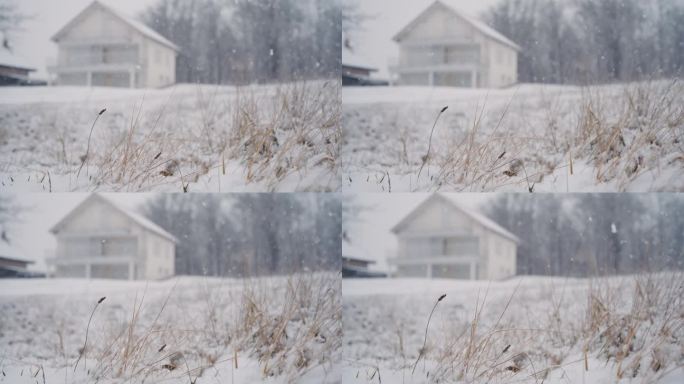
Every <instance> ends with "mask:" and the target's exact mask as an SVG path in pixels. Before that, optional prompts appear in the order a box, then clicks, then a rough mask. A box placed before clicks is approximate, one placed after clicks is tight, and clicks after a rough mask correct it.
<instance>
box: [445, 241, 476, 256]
mask: <svg viewBox="0 0 684 384" xmlns="http://www.w3.org/2000/svg"><path fill="white" fill-rule="evenodd" d="M479 253H480V241H479V239H478V238H477V237H449V238H448V239H446V250H445V253H444V254H446V255H453V256H477V255H478V254H479Z"/></svg>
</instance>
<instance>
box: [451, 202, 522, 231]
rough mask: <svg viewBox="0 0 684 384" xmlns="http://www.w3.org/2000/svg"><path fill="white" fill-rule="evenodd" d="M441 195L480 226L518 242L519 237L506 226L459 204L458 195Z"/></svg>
mask: <svg viewBox="0 0 684 384" xmlns="http://www.w3.org/2000/svg"><path fill="white" fill-rule="evenodd" d="M441 196H442V197H443V198H445V199H446V200H447V201H449V202H450V203H451V204H452V205H454V206H455V207H456V208H457V209H458V210H460V211H463V213H465V214H466V215H468V216H470V217H471V218H472V219H473V220H475V221H477V222H478V223H480V224H482V226H484V227H486V228H489V229H490V230H492V231H493V232H496V233H498V234H499V235H501V236H504V237H507V238H509V239H511V240H513V241H515V242H520V239H519V238H518V236H516V235H514V234H513V233H511V232H510V231H508V230H507V229H506V228H504V227H502V226H500V225H499V224H497V223H496V222H495V221H494V220H492V219H490V218H489V217H487V216H485V215H483V214H482V213H480V212H478V211H475V210H472V209H468V208H465V207H463V205H461V204H460V203H459V202H458V195H455V194H452V195H449V196H446V195H441Z"/></svg>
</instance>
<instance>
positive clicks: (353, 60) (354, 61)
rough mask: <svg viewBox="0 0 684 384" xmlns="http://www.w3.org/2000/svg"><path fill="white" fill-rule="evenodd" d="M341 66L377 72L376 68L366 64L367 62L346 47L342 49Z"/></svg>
mask: <svg viewBox="0 0 684 384" xmlns="http://www.w3.org/2000/svg"><path fill="white" fill-rule="evenodd" d="M342 66H344V67H352V68H359V69H367V70H369V71H377V70H378V69H377V68H375V67H373V66H372V65H370V64H368V61H366V60H365V59H364V58H363V57H361V56H359V55H357V54H356V53H354V52H353V51H352V50H351V49H349V48H348V47H343V48H342Z"/></svg>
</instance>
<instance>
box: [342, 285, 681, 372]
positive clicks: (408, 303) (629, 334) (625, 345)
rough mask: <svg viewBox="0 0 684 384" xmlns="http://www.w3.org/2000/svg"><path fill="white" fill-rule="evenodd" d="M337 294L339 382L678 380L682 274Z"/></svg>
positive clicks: (351, 289)
mask: <svg viewBox="0 0 684 384" xmlns="http://www.w3.org/2000/svg"><path fill="white" fill-rule="evenodd" d="M342 292H343V324H344V343H343V344H344V347H343V354H344V367H343V382H344V383H381V382H382V383H542V382H543V383H573V384H575V383H606V384H608V383H616V382H620V383H623V382H624V383H631V382H633V383H682V382H684V368H682V367H683V365H684V306H683V303H682V294H683V293H684V276H683V275H681V274H661V275H655V276H650V277H649V276H629V277H620V278H609V279H594V280H588V279H565V278H543V277H525V278H516V279H511V280H508V281H502V282H491V283H490V282H479V281H477V282H476V281H457V280H426V279H372V280H360V279H359V280H357V279H344V280H343V283H342ZM443 294H446V297H445V298H444V299H443V300H442V301H440V302H439V304H438V305H437V307H436V308H435V312H434V315H433V316H432V319H431V321H430V325H429V328H428V335H427V342H426V343H425V349H424V350H423V349H422V346H423V342H424V338H425V330H426V324H427V322H428V318H429V315H430V311H431V310H432V308H433V306H434V305H435V303H436V302H437V299H438V298H439V297H440V296H441V295H443ZM421 350H423V351H424V354H423V355H422V356H420V351H421ZM419 356H420V361H418V363H417V364H416V361H417V359H418V357H419ZM414 366H415V371H414Z"/></svg>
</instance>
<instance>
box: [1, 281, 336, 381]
mask: <svg viewBox="0 0 684 384" xmlns="http://www.w3.org/2000/svg"><path fill="white" fill-rule="evenodd" d="M103 297H104V298H105V299H104V300H103V301H102V302H101V303H100V304H97V303H98V301H99V300H100V298H103ZM93 309H95V310H94V311H93ZM0 313H1V314H2V315H1V316H2V318H1V321H0V346H1V347H0V369H2V376H0V382H1V383H32V384H35V383H36V382H39V383H60V382H67V383H92V382H100V383H123V382H146V383H161V382H164V383H197V384H199V383H259V382H264V383H311V384H313V383H317V384H318V383H339V380H340V376H341V372H340V368H339V365H338V364H339V363H337V362H339V361H340V358H341V332H342V330H341V323H340V321H341V319H340V318H341V302H340V277H339V275H338V274H332V273H331V274H325V273H324V274H316V275H307V276H293V277H287V278H286V277H278V278H261V279H253V280H238V279H216V278H201V277H192V278H190V277H182V278H178V279H173V280H168V281H163V282H149V283H146V282H128V281H113V280H91V281H87V280H84V279H81V280H76V279H72V280H69V279H47V280H46V279H38V280H29V279H24V280H7V279H5V280H0ZM91 315H92V320H90V321H89V318H90V316H91ZM88 324H89V325H88ZM86 336H87V348H85V350H84V349H83V346H84V344H86Z"/></svg>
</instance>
